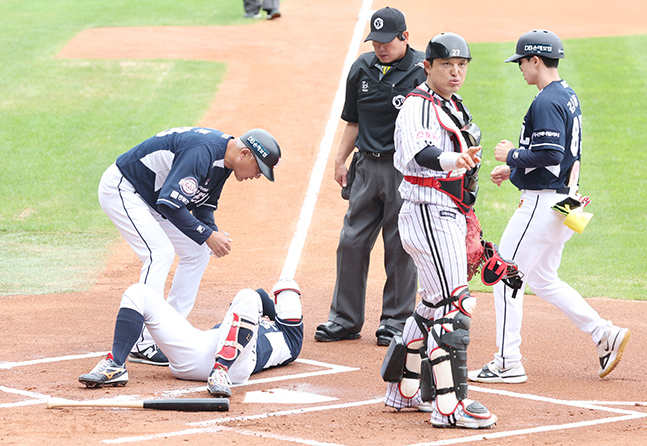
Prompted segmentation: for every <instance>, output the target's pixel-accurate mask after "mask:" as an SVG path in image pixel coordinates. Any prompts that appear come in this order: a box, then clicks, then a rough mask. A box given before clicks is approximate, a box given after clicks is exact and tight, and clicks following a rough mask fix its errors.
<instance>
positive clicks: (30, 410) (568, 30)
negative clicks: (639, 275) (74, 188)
mask: <svg viewBox="0 0 647 446" xmlns="http://www.w3.org/2000/svg"><path fill="white" fill-rule="evenodd" d="M493 4H494V5H493ZM387 5H389V6H393V7H397V8H399V9H401V10H403V11H404V12H405V13H406V14H407V21H408V25H409V30H410V32H411V44H412V46H414V47H415V48H418V49H424V46H425V45H426V42H427V41H428V39H429V38H431V37H432V36H433V35H435V34H436V33H438V32H441V31H454V32H458V33H460V34H462V35H463V36H464V37H465V38H466V39H467V40H468V42H478V41H508V42H510V48H511V50H512V48H513V45H514V43H513V42H514V41H516V39H517V38H518V36H519V35H521V34H522V33H523V32H525V31H528V30H530V29H534V28H547V29H550V30H552V31H554V32H556V33H557V34H558V35H560V37H562V38H563V39H568V38H577V37H592V36H599V35H605V36H609V35H621V34H639V33H640V34H642V33H645V32H647V24H646V21H645V20H644V17H645V14H644V12H645V6H644V3H643V2H642V1H638V0H626V1H622V2H614V3H613V4H612V5H610V4H609V2H602V1H588V2H586V3H585V5H586V6H585V7H583V6H582V2H578V1H575V0H572V1H555V0H550V1H544V2H541V3H530V2H519V1H513V0H505V1H496V2H481V1H476V0H464V1H463V2H460V3H453V2H439V1H429V0H426V1H424V2H421V1H414V0H402V1H394V2H391V3H387V2H383V1H375V2H373V4H372V9H373V10H375V9H379V8H381V7H383V6H387ZM361 6H362V2H361V1H359V0H350V1H349V0H329V1H327V2H325V5H323V4H322V3H321V2H315V1H312V0H286V1H284V2H283V4H282V6H281V9H282V11H283V17H281V18H280V19H277V20H272V21H268V20H261V21H255V22H254V23H250V24H249V25H247V26H241V27H195V28H190V27H164V28H153V27H131V28H97V29H88V30H85V31H83V32H81V33H80V34H79V35H78V36H76V37H75V38H73V39H72V40H71V41H70V42H69V44H68V45H67V46H65V48H63V50H62V51H61V53H60V54H59V55H57V57H60V58H70V59H118V60H121V59H123V60H141V59H165V60H168V59H200V60H218V61H223V62H226V63H227V66H228V71H227V75H226V78H225V80H224V82H223V83H222V84H221V86H220V88H219V91H218V92H217V93H214V102H213V105H212V107H211V109H210V110H209V111H208V112H207V113H206V114H205V116H204V118H203V119H202V121H201V122H200V123H199V124H201V125H205V126H210V127H214V128H218V129H221V130H223V131H226V132H228V133H231V134H234V135H240V134H241V133H242V132H244V131H245V130H247V129H248V128H251V127H264V128H267V129H268V130H270V131H271V132H272V133H273V134H274V135H275V136H276V138H277V139H278V140H279V141H280V143H281V147H282V150H283V161H282V163H281V165H280V167H279V168H278V170H277V174H276V176H277V180H276V182H275V183H273V184H270V183H268V182H267V181H265V180H259V181H253V182H245V183H236V182H235V181H234V180H232V181H231V182H230V183H228V184H227V186H226V187H225V190H224V192H223V196H222V199H221V203H220V208H219V210H218V211H217V213H216V221H217V223H218V224H219V226H220V227H221V228H222V229H223V230H226V231H227V232H229V233H230V234H232V236H233V238H234V239H235V241H234V247H233V250H232V252H231V254H230V255H229V256H227V257H225V258H221V259H215V258H214V259H213V260H212V261H211V263H210V265H209V267H208V269H207V271H206V273H205V276H204V279H203V281H202V285H201V289H200V293H199V295H198V299H197V302H196V306H195V308H194V310H193V312H192V313H191V314H190V316H189V320H190V321H191V322H192V323H193V324H194V325H196V326H198V327H201V328H209V327H211V326H212V325H213V323H214V322H216V321H218V320H219V319H220V318H221V317H222V315H223V314H224V312H225V310H226V307H227V305H228V303H229V301H230V299H231V298H232V297H233V295H234V294H235V292H236V291H238V290H239V289H241V288H244V287H259V286H262V287H265V288H271V286H272V284H273V283H274V282H275V281H276V280H277V279H278V278H279V276H280V274H281V271H282V268H283V265H284V262H285V260H286V256H287V253H288V248H289V246H290V242H291V239H292V236H293V233H294V231H295V228H296V225H297V222H298V219H299V212H300V210H301V205H302V203H303V200H304V195H305V191H306V189H307V185H308V182H309V179H310V175H311V172H312V169H313V166H314V165H315V162H316V159H317V154H318V152H319V145H320V142H321V140H322V138H323V136H324V131H325V128H326V123H327V122H328V120H329V115H330V112H331V107H332V104H333V100H334V97H335V92H336V91H337V89H338V85H339V82H340V77H341V74H342V69H343V66H344V57H345V54H346V52H347V50H348V47H349V45H350V42H351V39H352V36H353V29H354V27H355V23H356V21H357V17H358V13H359V11H360V9H361ZM241 11H242V8H241ZM366 33H367V31H366V28H365V29H364V32H363V33H362V36H363V37H362V40H363V38H364V37H365V36H366ZM370 49H371V47H370V45H369V44H366V43H364V44H362V46H361V48H360V51H362V52H363V51H368V50H370ZM353 59H354V57H353ZM468 82H469V77H468ZM336 118H337V117H335V119H336ZM177 124H178V125H190V124H191V123H184V122H182V123H177ZM341 129H342V126H341V125H340V126H339V127H338V128H337V131H336V133H335V137H334V142H333V145H332V153H333V154H334V152H335V151H336V147H337V144H338V142H339V138H340V136H341ZM127 149H128V147H124V150H127ZM97 182H98V179H97ZM346 205H347V203H346V202H345V201H343V200H342V199H341V198H340V195H339V187H338V186H337V184H336V183H335V182H334V180H333V179H332V156H331V158H330V159H329V162H328V164H327V166H326V171H325V175H324V180H323V183H322V186H321V190H320V191H319V194H318V199H317V203H316V207H315V211H314V215H313V217H312V222H311V226H310V229H309V233H308V238H307V241H306V243H305V246H304V249H303V253H302V255H301V257H300V261H299V263H298V267H297V269H296V274H295V279H296V280H297V282H298V283H299V284H300V286H301V288H302V290H303V303H304V314H305V327H306V339H305V343H304V346H303V351H302V354H301V358H303V359H307V360H315V361H322V362H325V363H329V364H338V365H343V366H348V367H351V368H356V370H352V371H347V372H344V373H336V374H328V375H319V376H314V377H309V378H294V379H291V380H286V381H277V382H273V383H267V384H263V383H257V384H250V385H248V386H244V387H237V388H234V396H233V397H232V399H231V409H230V411H229V412H223V413H181V412H164V411H150V410H142V409H86V408H65V409H52V410H48V409H46V407H45V400H46V399H47V397H62V398H69V399H73V400H84V399H99V398H114V397H116V396H119V395H123V396H131V397H133V396H135V397H137V398H140V399H144V398H160V397H164V396H169V395H171V396H174V395H175V396H177V395H180V396H182V397H207V396H208V395H207V393H206V391H204V390H203V384H202V383H193V382H185V381H179V380H176V379H174V378H173V377H172V376H171V374H170V372H169V371H168V369H167V368H158V367H152V366H145V365H139V364H129V365H128V369H129V374H130V376H131V381H130V382H129V384H128V385H127V386H126V387H124V388H109V389H100V390H90V389H85V388H84V387H83V386H81V385H80V384H79V383H78V382H77V377H78V376H79V375H80V374H82V373H85V372H87V371H88V370H90V369H91V368H92V367H93V366H94V365H95V364H96V362H97V361H98V357H89V358H85V359H75V358H70V359H67V360H60V359H61V357H64V356H67V355H81V354H86V353H92V352H102V351H106V350H108V349H109V348H110V345H111V340H112V330H113V323H114V318H115V316H116V310H117V307H118V305H119V300H120V293H121V292H123V291H124V290H125V289H126V288H127V287H128V286H129V285H130V284H132V283H134V282H136V281H137V280H138V276H139V268H140V264H139V261H138V260H137V259H136V258H135V256H134V254H133V253H132V251H131V250H130V248H129V247H128V246H127V245H126V244H125V243H120V244H117V245H116V246H115V247H114V252H113V254H112V256H111V257H110V259H109V262H108V264H107V266H106V269H105V270H104V271H103V272H102V273H101V274H100V276H99V277H98V278H97V281H96V284H95V285H94V286H93V287H92V288H91V289H90V290H89V291H88V292H83V293H70V294H59V295H39V296H11V297H2V302H3V308H4V309H3V314H4V317H3V324H2V325H1V326H0V351H1V352H2V362H0V383H1V384H0V409H1V410H0V426H1V427H0V442H1V443H2V444H41V443H47V444H69V443H71V442H74V443H78V444H97V443H100V442H110V443H112V442H125V441H126V439H128V438H129V437H140V436H149V437H142V438H137V439H132V440H133V441H135V442H138V443H145V442H149V441H151V440H152V441H155V442H162V441H163V442H164V443H165V444H180V443H182V444H186V443H189V444H196V445H202V444H204V445H206V444H214V443H220V444H248V445H257V444H258V445H260V444H262V445H264V446H269V445H279V444H280V445H283V444H293V443H297V444H298V443H301V444H317V445H320V444H334V445H349V444H353V445H356V446H364V445H382V444H402V445H404V444H419V443H424V444H441V442H444V443H442V444H452V443H454V442H459V441H461V440H462V441H482V440H483V439H484V438H486V437H487V440H486V441H487V442H488V443H487V444H497V445H498V444H501V445H515V444H524V445H525V444H531V445H562V444H564V445H571V444H572V445H581V444H587V445H601V446H602V445H604V446H608V445H609V444H627V445H638V444H644V442H645V433H646V430H645V429H646V428H647V418H645V417H647V409H646V408H645V404H647V394H646V392H645V390H644V376H645V373H644V371H645V370H647V359H645V355H644V354H643V353H642V351H641V348H642V346H643V345H645V342H646V341H647V323H646V322H645V319H644V318H643V317H642V315H643V314H645V311H646V310H647V307H646V305H647V304H646V303H645V302H635V301H617V300H610V299H604V298H592V299H590V303H591V304H592V306H593V307H594V308H595V309H596V310H598V311H599V312H600V313H601V314H602V316H603V317H605V318H608V319H611V320H612V321H614V322H615V323H616V324H618V325H622V326H627V327H630V329H631V331H632V338H631V341H630V343H629V346H628V348H627V351H626V353H625V356H624V358H623V360H622V362H621V363H620V365H619V366H618V368H617V369H616V370H615V371H614V372H612V373H611V374H610V375H609V376H608V377H607V378H605V379H599V378H598V377H597V367H598V365H597V356H596V351H595V347H594V346H593V344H592V343H591V341H590V339H589V338H588V336H586V335H584V334H583V333H581V332H580V331H579V330H577V329H576V327H575V326H574V325H573V324H571V323H570V322H569V321H568V320H567V319H566V318H565V317H564V316H563V315H562V314H561V313H559V312H557V313H556V312H555V311H553V309H552V307H551V306H550V305H548V304H546V303H544V302H543V301H541V300H540V299H538V298H536V297H535V296H527V297H526V303H525V309H526V311H525V320H524V328H523V335H524V346H523V351H524V353H525V355H527V362H526V364H525V367H526V371H527V373H528V375H529V380H528V382H526V383H524V384H520V385H514V386H506V387H501V386H496V385H479V386H472V385H471V386H470V397H471V398H473V399H476V400H478V401H480V402H482V403H484V404H485V405H487V406H488V408H490V409H491V410H492V412H494V413H496V414H497V415H498V417H499V421H498V423H497V426H496V427H495V428H494V429H491V430H485V431H468V430H439V429H433V428H432V427H431V425H430V424H429V422H428V415H427V414H423V413H418V412H414V411H403V412H402V413H397V412H395V411H394V410H392V409H389V408H386V407H384V405H383V404H382V403H381V402H379V401H378V400H379V399H380V398H381V397H382V396H383V395H384V391H385V384H384V382H382V379H381V378H380V375H379V369H380V365H381V362H382V359H383V356H384V352H385V349H384V348H380V347H377V346H376V344H375V337H374V332H375V329H376V328H377V325H378V323H379V313H380V300H381V298H380V295H381V287H382V284H383V280H384V272H383V270H382V266H381V263H382V255H383V250H382V247H381V242H378V244H377V246H376V248H375V250H374V253H373V256H372V268H371V272H370V276H369V293H368V298H367V302H368V308H367V314H366V324H365V326H364V330H363V337H362V338H361V339H359V340H357V341H346V342H339V343H332V344H322V343H317V342H315V341H314V339H313V334H314V331H315V327H316V325H318V324H319V323H321V322H324V321H325V320H327V315H328V309H329V305H330V300H331V296H332V291H333V287H334V280H335V250H336V246H337V240H338V236H339V231H340V229H341V224H342V219H343V215H344V212H345V210H346ZM471 339H472V342H471V344H470V347H469V366H470V369H473V368H477V367H480V366H481V365H483V364H484V363H485V362H487V361H489V360H490V359H491V356H492V354H493V352H494V350H495V345H494V339H495V334H494V308H493V302H492V296H491V295H489V294H482V295H479V305H478V310H477V312H476V314H475V317H474V319H473V323H472V332H471ZM44 358H58V360H56V361H54V362H43V361H42V360H43V359H44ZM29 361H33V362H29ZM322 370H325V368H324V367H321V366H318V365H311V364H308V363H301V362H299V363H295V364H292V365H290V366H288V367H285V368H282V369H277V370H271V371H266V372H263V373H262V374H259V375H255V376H254V377H253V378H255V379H256V378H271V377H278V376H280V375H284V374H298V373H308V372H317V371H322ZM272 388H282V389H287V390H292V391H296V392H308V393H313V394H317V395H323V396H328V397H333V398H336V400H334V401H332V402H326V403H314V404H298V403H289V404H266V403H245V402H244V397H245V394H246V392H248V391H255V390H265V391H267V390H268V389H272ZM186 389H189V391H188V392H185V393H181V392H182V391H185V390H186ZM191 390H193V391H191ZM174 391H176V392H177V393H176V394H173V393H172V392H174ZM353 404H355V405H353ZM333 405H338V407H330V406H333ZM327 406H328V407H327ZM279 411H302V412H303V413H291V414H283V415H280V414H275V416H265V415H263V414H268V413H274V412H279ZM254 415H258V417H256V418H252V419H249V418H247V417H253V416H254ZM236 417H238V418H236ZM196 423H198V424H196ZM199 423H202V424H199ZM576 423H579V424H576ZM560 425H561V428H555V426H560ZM551 426H552V428H551Z"/></svg>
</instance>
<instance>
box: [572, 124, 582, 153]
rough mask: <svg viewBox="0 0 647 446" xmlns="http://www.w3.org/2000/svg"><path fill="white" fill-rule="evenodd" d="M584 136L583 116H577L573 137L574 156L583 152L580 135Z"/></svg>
mask: <svg viewBox="0 0 647 446" xmlns="http://www.w3.org/2000/svg"><path fill="white" fill-rule="evenodd" d="M581 134H582V115H579V116H576V117H575V119H574V120H573V136H572V137H571V153H572V154H573V156H577V154H578V153H579V151H580V150H582V139H581V138H580V135H581Z"/></svg>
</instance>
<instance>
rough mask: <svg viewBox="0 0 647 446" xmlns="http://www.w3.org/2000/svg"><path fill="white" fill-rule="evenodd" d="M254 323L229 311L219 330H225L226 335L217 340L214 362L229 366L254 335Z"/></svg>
mask: <svg viewBox="0 0 647 446" xmlns="http://www.w3.org/2000/svg"><path fill="white" fill-rule="evenodd" d="M255 327H256V325H255V324H254V322H253V321H250V320H247V319H245V318H242V317H240V316H239V315H238V314H237V313H229V314H228V315H227V316H226V317H225V320H224V321H223V323H222V325H220V330H226V333H227V336H226V338H225V339H222V336H221V338H220V339H221V340H220V342H219V345H218V347H217V348H216V355H215V359H216V362H218V363H221V364H223V365H226V366H227V367H229V366H230V365H231V364H232V363H233V362H234V361H235V360H236V358H237V357H238V355H239V354H240V352H241V351H242V350H243V349H244V348H245V346H246V345H247V344H249V341H251V340H252V337H253V336H254V328H255Z"/></svg>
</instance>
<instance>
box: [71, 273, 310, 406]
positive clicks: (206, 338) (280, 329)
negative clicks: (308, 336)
mask: <svg viewBox="0 0 647 446" xmlns="http://www.w3.org/2000/svg"><path fill="white" fill-rule="evenodd" d="M272 293H273V297H274V299H273V300H272V299H271V298H270V297H269V296H268V295H267V293H266V292H265V291H264V290H263V289H260V288H259V289H258V290H256V291H254V290H252V289H243V290H241V291H239V292H238V293H237V294H236V297H234V300H233V301H232V303H231V305H230V307H229V309H228V310H227V314H225V317H224V319H223V322H222V323H221V324H218V325H216V326H215V327H214V328H212V329H209V330H200V329H198V328H195V327H193V326H192V325H191V324H190V323H189V322H188V321H187V320H186V319H185V318H184V317H183V316H182V315H180V314H179V313H178V312H177V311H176V310H175V309H173V308H172V307H171V306H170V305H169V304H168V302H167V301H166V300H164V298H163V297H162V296H161V295H160V294H159V293H158V292H157V291H155V290H154V289H153V288H152V287H151V286H149V285H145V284H141V283H137V284H135V285H131V286H130V287H129V288H128V289H127V290H126V292H125V293H124V295H123V297H122V299H121V305H120V307H119V313H118V314H117V321H116V323H115V331H114V338H113V343H112V351H111V352H110V353H108V356H107V357H106V359H103V360H101V362H99V364H97V365H96V367H95V368H94V369H92V371H91V372H90V373H88V374H84V375H81V376H80V377H79V381H80V382H82V383H83V384H85V385H86V386H88V387H102V386H104V385H111V386H124V385H126V383H128V372H127V371H126V365H125V363H126V358H127V357H128V353H129V352H130V349H131V348H132V346H133V345H134V344H135V342H137V339H138V338H139V335H140V333H141V330H142V327H143V326H144V325H146V327H147V328H148V330H149V332H150V334H151V335H152V337H153V339H154V341H155V342H156V344H157V345H158V346H159V347H160V348H161V350H162V351H163V352H164V354H165V355H166V356H167V357H168V359H169V368H170V370H171V372H172V373H173V375H174V376H175V377H176V378H178V379H186V380H194V381H207V390H208V391H209V393H210V394H211V395H213V396H215V397H230V396H231V389H230V385H231V384H232V382H233V383H242V382H245V381H247V380H248V379H249V377H250V375H251V374H252V373H256V372H260V371H261V370H263V369H267V368H270V367H274V366H282V365H286V364H288V363H290V362H292V361H294V360H295V359H296V358H297V356H299V353H300V352H301V346H302V344H303V316H302V312H301V290H300V289H299V285H297V283H296V282H295V281H293V280H290V279H281V280H279V281H278V282H277V283H276V284H275V285H274V287H273V289H272Z"/></svg>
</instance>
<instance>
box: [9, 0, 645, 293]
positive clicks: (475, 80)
mask: <svg viewBox="0 0 647 446" xmlns="http://www.w3.org/2000/svg"><path fill="white" fill-rule="evenodd" d="M242 13H243V11H242V2H241V1H240V0H218V1H213V0H184V1H182V2H178V1H170V0H140V1H137V2H132V1H125V0H112V1H106V0H83V1H81V0H55V1H51V0H49V1H45V0H30V1H29V2H25V1H23V0H4V1H3V2H0V57H1V58H2V61H3V63H2V64H0V91H2V98H0V116H2V125H0V141H1V142H0V151H1V154H2V163H0V194H1V196H2V200H0V271H1V273H0V295H11V294H32V293H33V294H38V293H50V292H59V293H60V292H71V291H79V290H84V289H87V288H88V287H89V286H90V285H92V283H93V279H94V277H95V276H96V274H98V273H99V272H100V271H101V269H102V268H103V266H104V263H105V258H106V256H107V255H108V253H109V247H110V245H111V244H112V243H113V242H114V241H116V240H119V235H118V233H117V232H116V230H115V229H114V227H113V226H112V225H111V223H110V222H109V220H108V219H107V218H106V217H105V215H104V214H103V212H102V211H101V209H100V207H99V204H98V201H97V198H96V190H97V186H98V182H99V179H100V176H101V173H102V172H103V171H104V170H105V168H106V167H107V166H108V165H110V163H112V162H113V161H114V159H115V158H116V157H117V156H118V155H119V154H120V153H122V152H124V151H125V150H127V149H129V148H130V147H132V146H133V145H135V144H137V143H138V142H140V141H141V140H143V139H145V138H147V137H149V136H150V135H152V134H154V133H155V132H157V131H159V130H161V129H165V128H168V127H173V126H178V125H193V124H196V123H197V122H199V121H200V119H201V118H202V117H203V116H204V113H205V112H206V110H207V109H208V107H209V106H210V104H211V101H212V100H213V98H214V97H215V94H216V92H217V89H218V85H219V83H220V81H221V80H222V78H223V76H224V74H225V71H226V67H225V66H224V65H223V64H222V63H216V62H200V61H179V60H146V61H141V60H119V61H110V60H64V59H55V58H54V56H55V55H56V54H57V53H58V52H59V51H60V50H61V49H62V48H63V47H64V46H65V44H66V43H67V42H68V41H69V40H70V39H72V38H73V37H74V36H76V35H77V34H78V33H79V32H81V31H83V30H85V29H87V28H91V27H100V26H166V25H184V26H191V25H195V26H204V25H226V24H231V25H241V24H245V23H248V22H246V21H245V20H244V19H242V18H241V17H242ZM645 44H647V36H629V37H614V38H598V39H583V40H566V41H565V47H566V59H565V60H564V61H563V62H562V63H561V66H560V73H561V74H562V76H563V77H564V78H565V79H566V80H567V81H568V82H569V83H570V84H571V86H573V88H574V89H575V91H576V92H577V93H578V95H579V97H580V100H581V102H582V109H583V112H584V159H583V167H582V175H583V178H582V181H581V186H582V191H583V192H584V193H585V194H586V195H590V196H591V197H592V199H593V203H592V204H591V206H590V207H589V208H588V209H589V210H590V211H591V212H593V213H594V217H593V219H592V221H591V223H590V224H589V226H588V227H587V228H586V230H585V231H584V234H581V235H580V234H575V235H574V236H573V238H572V240H571V241H570V242H569V243H568V244H567V248H566V250H565V254H564V260H563V262H562V267H561V269H560V271H561V275H562V278H563V279H565V280H566V281H568V282H569V283H571V284H572V285H573V286H575V287H576V288H577V289H578V290H579V291H580V292H582V294H583V295H585V296H608V297H617V298H627V299H641V298H644V297H643V294H644V293H643V290H644V289H645V286H646V285H647V283H646V282H647V279H646V277H647V275H646V274H645V273H644V271H645V270H647V260H646V257H647V256H645V247H644V244H643V243H641V242H642V241H643V240H644V236H643V233H642V228H644V227H645V226H647V225H646V224H645V223H646V220H647V208H646V207H645V204H644V203H645V194H646V192H645V181H646V180H645V175H643V167H642V166H643V165H644V164H645V161H647V160H646V159H645V158H646V157H647V152H646V151H645V150H644V149H643V148H642V145H641V144H642V140H643V139H644V138H642V136H643V135H642V132H643V129H644V128H645V126H644V124H643V119H642V116H641V115H642V113H641V110H643V109H644V108H645V105H646V104H645V102H646V101H647V99H646V98H647V94H646V93H647V91H646V90H647V86H646V85H645V83H646V81H645V79H647V72H646V71H647V56H646V55H644V53H643V52H642V51H640V50H641V49H642V48H643V47H645ZM471 49H472V53H473V55H474V57H475V58H474V61H473V62H472V63H471V64H470V70H469V76H468V80H467V82H466V84H465V86H464V87H463V89H462V90H461V94H462V95H463V97H464V98H465V102H466V104H467V105H468V107H469V108H470V110H471V111H472V113H473V115H474V117H475V121H476V122H477V123H478V124H479V126H480V127H481V129H482V130H483V135H484V136H483V146H484V148H485V156H484V161H483V167H482V170H481V183H480V184H481V192H480V195H479V201H478V204H477V212H478V214H479V218H480V220H481V223H482V225H483V227H484V230H485V234H486V237H487V238H488V239H489V240H493V241H496V242H498V240H499V238H500V236H501V233H502V232H503V229H504V227H505V225H506V223H507V221H508V219H509V217H510V215H511V214H512V212H513V211H514V209H515V206H516V204H517V200H518V197H519V193H518V191H517V190H516V189H515V188H514V187H513V186H512V185H510V184H507V185H505V186H503V187H501V188H496V187H495V186H494V185H493V184H492V183H491V182H490V181H489V173H490V171H491V170H492V168H493V167H494V166H495V165H496V164H497V163H496V162H495V161H494V157H493V155H492V150H493V148H494V146H495V145H496V142H497V141H499V140H500V139H502V138H506V139H509V140H511V141H515V142H516V141H517V139H518V134H519V127H520V125H521V120H522V118H523V115H524V114H525V112H526V109H527V107H528V106H529V105H530V102H531V101H532V98H533V97H534V95H535V94H536V93H537V90H536V88H535V87H534V86H528V85H526V84H525V82H524V81H523V77H522V76H521V74H520V72H519V70H518V68H517V66H516V65H514V64H504V63H503V62H502V61H503V60H504V59H505V58H506V57H508V56H509V55H510V54H511V51H513V49H514V42H508V43H505V44H473V45H471ZM313 125H316V123H313ZM471 286H472V288H473V289H477V290H481V291H489V290H490V289H489V288H486V287H483V286H482V285H479V281H478V280H473V281H472V284H471Z"/></svg>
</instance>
